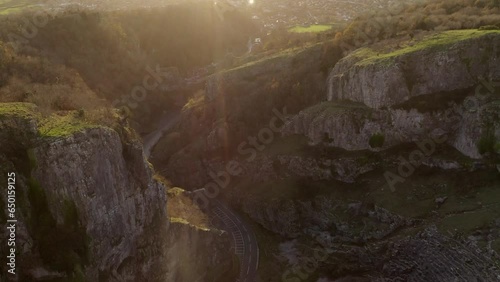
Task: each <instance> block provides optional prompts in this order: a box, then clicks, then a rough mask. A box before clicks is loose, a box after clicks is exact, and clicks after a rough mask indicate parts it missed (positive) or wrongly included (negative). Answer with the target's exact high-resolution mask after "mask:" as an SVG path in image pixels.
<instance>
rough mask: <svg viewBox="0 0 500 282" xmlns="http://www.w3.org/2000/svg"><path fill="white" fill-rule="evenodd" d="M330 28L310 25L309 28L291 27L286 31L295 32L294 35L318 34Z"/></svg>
mask: <svg viewBox="0 0 500 282" xmlns="http://www.w3.org/2000/svg"><path fill="white" fill-rule="evenodd" d="M331 28H332V26H331V25H324V24H315V25H310V26H296V27H292V28H290V29H289V30H288V31H290V32H295V33H305V32H312V33H318V32H323V31H327V30H330V29H331Z"/></svg>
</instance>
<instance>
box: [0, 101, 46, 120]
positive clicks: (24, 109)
mask: <svg viewBox="0 0 500 282" xmlns="http://www.w3.org/2000/svg"><path fill="white" fill-rule="evenodd" d="M37 116H38V115H37V114H36V106H35V105H34V104H30V103H0V118H2V117H23V118H35V117H37Z"/></svg>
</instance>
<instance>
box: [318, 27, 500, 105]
mask: <svg viewBox="0 0 500 282" xmlns="http://www.w3.org/2000/svg"><path fill="white" fill-rule="evenodd" d="M384 44H385V42H384ZM406 44H408V45H409V46H407V47H404V48H400V49H398V50H395V51H394V52H393V53H390V52H389V53H387V51H384V50H381V51H379V50H377V48H372V47H370V48H363V49H360V50H357V51H355V52H354V53H352V54H351V55H349V56H347V57H346V58H344V59H342V60H341V61H340V62H339V63H338V64H337V65H335V67H334V69H333V70H332V72H331V73H330V75H329V79H328V95H327V99H328V100H329V101H333V100H351V101H357V102H362V103H364V104H366V105H367V106H369V107H371V108H381V107H388V106H393V105H396V104H400V103H403V102H404V101H407V100H408V99H410V98H412V97H416V96H420V95H427V94H434V93H439V92H442V91H451V90H456V89H466V88H469V87H471V86H473V85H474V84H476V83H477V82H478V78H480V77H484V78H490V79H493V78H498V77H500V64H499V62H500V49H499V48H500V32H498V31H477V30H475V31H472V30H458V31H446V32H443V33H441V34H436V35H433V36H430V37H428V38H425V39H423V40H422V41H420V42H417V43H413V42H406ZM375 47H377V46H375ZM379 47H380V46H379Z"/></svg>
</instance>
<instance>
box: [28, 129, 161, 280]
mask: <svg viewBox="0 0 500 282" xmlns="http://www.w3.org/2000/svg"><path fill="white" fill-rule="evenodd" d="M34 156H35V159H36V163H37V168H36V169H35V170H34V172H33V176H34V177H35V178H36V179H37V180H38V181H39V182H40V185H41V186H42V187H44V188H45V193H46V195H47V199H48V204H49V207H50V210H51V213H52V214H53V215H55V218H56V220H57V221H58V222H63V220H64V214H63V211H64V201H63V199H71V200H72V201H73V202H74V204H75V206H76V208H77V211H78V214H79V216H80V220H81V223H82V225H83V226H85V228H86V231H87V234H88V236H90V237H91V238H96V240H92V241H91V243H90V245H89V251H90V255H91V257H93V258H95V260H93V261H92V264H93V265H91V267H88V268H87V269H88V270H87V275H86V276H87V277H88V278H89V279H90V280H93V281H95V280H96V279H97V277H98V275H99V272H103V273H106V272H108V274H113V275H114V276H116V278H118V277H123V276H122V275H124V274H123V273H122V274H120V273H119V272H118V268H122V272H123V269H125V268H131V269H128V270H127V271H128V272H130V274H131V273H134V272H136V271H137V270H139V269H134V268H135V267H134V265H133V264H131V262H128V263H126V259H127V258H130V257H134V256H136V255H137V254H136V252H137V245H138V239H139V238H140V236H141V234H143V233H144V232H145V229H147V227H148V226H150V225H151V224H152V223H153V220H154V219H156V220H158V219H160V220H161V219H162V218H165V214H166V212H165V207H166V195H165V187H163V186H162V185H161V184H159V183H158V182H157V181H155V180H153V178H152V170H151V168H150V167H149V166H148V164H147V162H146V161H145V159H144V158H143V156H142V147H141V144H140V143H138V142H135V143H129V144H124V143H122V140H121V139H120V136H119V135H118V133H117V132H116V131H114V130H112V129H107V128H95V129H89V130H86V131H84V132H79V133H76V134H74V135H72V136H68V137H67V138H64V139H61V140H58V141H55V142H49V143H47V144H43V145H40V146H39V147H37V148H35V149H34ZM97 238H98V239H97ZM151 259H153V258H151ZM140 272H141V271H137V272H136V275H138V276H136V277H141V276H140V275H141V274H140ZM142 275H145V273H142ZM123 278H124V277H123Z"/></svg>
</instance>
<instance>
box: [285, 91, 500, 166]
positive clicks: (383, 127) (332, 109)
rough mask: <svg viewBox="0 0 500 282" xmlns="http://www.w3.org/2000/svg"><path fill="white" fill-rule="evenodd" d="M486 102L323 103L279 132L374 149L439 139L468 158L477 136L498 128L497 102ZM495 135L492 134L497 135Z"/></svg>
mask: <svg viewBox="0 0 500 282" xmlns="http://www.w3.org/2000/svg"><path fill="white" fill-rule="evenodd" d="M470 94H471V95H472V94H473V93H470ZM429 99H430V101H432V98H429ZM495 99H496V98H495ZM491 102H492V101H486V100H484V101H483V102H481V103H480V104H476V106H475V107H476V108H475V109H468V108H466V107H465V106H464V104H461V105H459V106H457V105H449V106H448V108H445V109H442V110H439V111H434V112H420V111H418V110H416V109H408V110H406V109H386V110H382V109H380V110H376V109H372V110H370V109H366V108H365V109H363V108H354V109H350V108H346V106H345V105H344V104H343V103H337V102H324V103H323V104H320V105H316V106H314V107H311V108H309V109H306V110H304V111H302V112H300V113H299V114H297V115H295V116H294V117H292V118H290V120H289V121H288V122H287V124H286V125H285V127H284V129H283V130H282V134H283V135H284V136H288V135H294V134H299V135H305V136H307V137H308V139H309V142H310V144H311V145H318V144H322V145H326V146H332V147H339V148H343V149H346V150H379V149H384V148H390V147H393V146H395V145H398V144H401V143H408V142H417V143H418V142H425V141H426V140H436V139H439V140H445V142H446V143H448V144H449V145H451V146H453V147H455V148H456V149H457V150H458V151H460V152H461V153H463V154H464V155H466V156H468V157H471V158H480V157H481V154H480V153H479V151H478V142H479V140H480V139H481V137H482V136H483V134H484V133H485V132H486V131H488V130H492V131H493V132H495V135H496V131H498V128H500V126H499V123H498V119H495V118H494V116H496V115H495V114H494V112H495V110H494V109H497V108H498V106H497V105H496V104H495V103H491ZM376 134H381V135H383V137H384V142H383V144H381V146H380V147H376V148H373V147H372V146H371V145H370V139H371V138H372V137H373V136H374V135H376ZM499 137H500V135H496V138H497V140H498V139H499ZM434 143H438V142H434Z"/></svg>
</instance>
